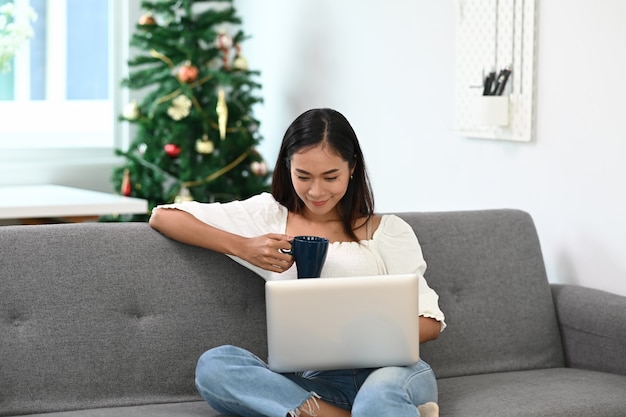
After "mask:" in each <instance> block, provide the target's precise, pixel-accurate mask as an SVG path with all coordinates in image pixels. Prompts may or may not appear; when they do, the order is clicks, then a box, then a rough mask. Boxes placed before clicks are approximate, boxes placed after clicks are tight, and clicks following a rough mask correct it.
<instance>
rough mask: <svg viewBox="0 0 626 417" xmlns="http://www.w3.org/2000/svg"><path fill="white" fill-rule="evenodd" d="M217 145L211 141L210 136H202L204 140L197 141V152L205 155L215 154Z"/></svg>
mask: <svg viewBox="0 0 626 417" xmlns="http://www.w3.org/2000/svg"><path fill="white" fill-rule="evenodd" d="M214 150H215V145H214V144H213V142H211V141H210V140H209V136H208V135H202V139H198V140H196V151H197V152H198V153H202V154H205V155H208V154H211V153H213V151H214Z"/></svg>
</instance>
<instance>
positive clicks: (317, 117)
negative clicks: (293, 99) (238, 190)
mask: <svg viewBox="0 0 626 417" xmlns="http://www.w3.org/2000/svg"><path fill="white" fill-rule="evenodd" d="M322 142H325V143H326V144H328V145H329V147H330V149H331V150H332V151H334V152H336V154H337V155H338V156H340V157H341V158H342V159H343V160H344V161H346V162H348V164H349V166H350V169H353V168H354V172H353V173H352V178H351V179H350V181H349V183H348V189H347V190H346V194H345V195H344V196H343V198H342V199H341V201H339V204H338V209H339V214H340V216H341V222H342V224H343V229H344V231H345V233H346V234H347V235H348V236H349V237H350V238H351V239H352V240H354V241H357V240H358V238H357V237H356V234H355V233H354V229H356V228H359V227H362V226H364V225H365V224H366V223H367V221H369V219H370V217H371V216H372V215H373V214H374V195H373V193H372V187H371V185H370V181H369V178H368V176H367V170H366V169H365V160H364V158H363V152H362V151H361V146H360V145H359V140H358V139H357V136H356V133H355V132H354V129H353V128H352V126H351V125H350V122H348V119H346V118H345V116H344V115H343V114H341V113H339V112H338V111H336V110H332V109H325V108H324V109H312V110H308V111H306V112H304V113H302V114H301V115H300V116H298V117H297V118H296V119H295V120H294V121H293V123H291V125H290V126H289V127H288V128H287V131H286V132H285V136H284V137H283V141H282V144H281V145H280V151H279V153H278V158H277V160H276V165H275V167H274V173H273V177H272V195H273V196H274V198H275V199H276V201H278V202H279V203H280V204H282V205H283V206H285V207H286V208H287V209H288V210H289V211H291V212H293V213H298V214H300V213H302V211H303V210H304V207H305V206H304V202H303V201H302V200H301V199H300V197H298V195H297V194H296V191H295V189H294V188H293V183H292V182H291V173H290V166H291V158H292V157H293V155H294V154H295V153H298V152H300V151H302V150H304V149H307V148H313V147H315V146H317V145H319V144H320V143H322ZM362 217H365V222H363V223H362V224H359V225H356V224H355V223H356V220H357V219H359V218H362Z"/></svg>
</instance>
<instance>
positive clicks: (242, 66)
mask: <svg viewBox="0 0 626 417" xmlns="http://www.w3.org/2000/svg"><path fill="white" fill-rule="evenodd" d="M235 49H236V50H237V54H236V55H235V59H234V60H233V68H234V69H236V70H239V71H248V60H247V59H246V58H245V57H244V56H243V55H242V54H241V45H239V44H237V45H235Z"/></svg>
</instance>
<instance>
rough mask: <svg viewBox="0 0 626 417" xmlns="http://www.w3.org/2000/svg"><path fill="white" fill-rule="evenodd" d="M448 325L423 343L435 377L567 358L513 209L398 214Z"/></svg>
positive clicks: (535, 257) (528, 225) (539, 263)
mask: <svg viewBox="0 0 626 417" xmlns="http://www.w3.org/2000/svg"><path fill="white" fill-rule="evenodd" d="M400 216H401V217H402V218H404V219H405V220H406V221H407V222H408V223H409V224H410V225H411V226H412V227H413V229H414V230H415V233H416V234H417V237H418V239H419V241H420V244H421V246H422V251H423V254H424V259H425V260H426V264H427V270H426V274H425V276H426V279H427V281H428V283H429V285H430V286H431V287H433V288H434V289H435V290H436V291H437V293H438V294H439V297H440V299H439V304H440V307H441V309H442V310H443V311H444V313H445V314H446V323H447V324H448V328H447V329H446V330H445V331H444V332H443V333H442V334H441V335H440V337H439V339H437V340H436V341H434V342H431V343H426V344H425V345H424V346H423V347H422V348H421V354H422V357H423V358H424V359H425V360H426V361H428V362H429V364H430V365H431V366H432V367H433V369H434V370H435V373H436V374H437V376H438V377H439V378H443V377H451V376H462V375H472V374H481V373H490V372H506V371H517V370H525V369H538V368H552V367H557V366H563V365H564V359H563V353H562V352H563V349H562V345H561V339H560V335H559V329H558V325H557V318H556V313H555V309H554V304H553V301H552V294H551V291H550V285H549V284H548V281H547V278H546V271H545V267H544V262H543V256H542V254H541V247H540V244H539V239H538V236H537V232H536V230H535V226H534V224H533V221H532V219H531V217H530V216H529V215H528V214H527V213H525V212H522V211H518V210H482V211H465V212H441V213H404V214H400Z"/></svg>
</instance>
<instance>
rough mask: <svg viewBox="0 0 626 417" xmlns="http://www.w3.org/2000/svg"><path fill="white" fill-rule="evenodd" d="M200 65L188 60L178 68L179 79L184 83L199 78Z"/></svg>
mask: <svg viewBox="0 0 626 417" xmlns="http://www.w3.org/2000/svg"><path fill="white" fill-rule="evenodd" d="M198 72H199V71H198V67H196V66H195V65H193V64H192V63H191V62H189V61H187V62H186V63H185V64H183V65H181V66H180V67H179V68H178V79H179V80H180V81H181V82H183V83H192V82H194V81H196V79H197V78H198Z"/></svg>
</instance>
